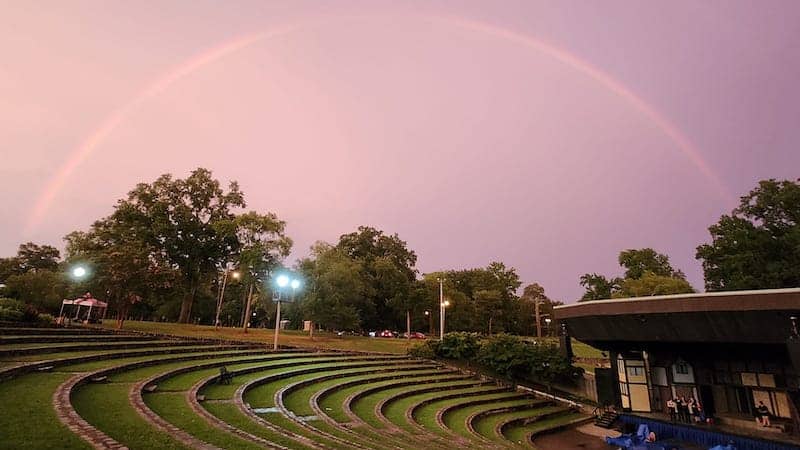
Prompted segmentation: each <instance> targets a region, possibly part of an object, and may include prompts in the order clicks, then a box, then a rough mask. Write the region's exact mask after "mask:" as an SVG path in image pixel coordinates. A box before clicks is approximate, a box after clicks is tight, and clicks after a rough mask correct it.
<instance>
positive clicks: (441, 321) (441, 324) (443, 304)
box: [436, 278, 450, 340]
mask: <svg viewBox="0 0 800 450" xmlns="http://www.w3.org/2000/svg"><path fill="white" fill-rule="evenodd" d="M436 281H438V282H439V339H440V340H442V339H444V308H445V307H446V306H450V302H449V301H447V300H445V299H444V278H436Z"/></svg>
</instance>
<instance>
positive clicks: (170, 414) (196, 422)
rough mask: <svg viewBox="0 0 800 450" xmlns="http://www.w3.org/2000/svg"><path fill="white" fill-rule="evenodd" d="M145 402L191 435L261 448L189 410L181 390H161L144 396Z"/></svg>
mask: <svg viewBox="0 0 800 450" xmlns="http://www.w3.org/2000/svg"><path fill="white" fill-rule="evenodd" d="M145 403H147V406H149V407H150V409H152V410H153V411H154V412H155V413H156V414H158V415H159V416H161V417H162V418H163V419H164V420H166V421H168V422H170V423H171V424H173V425H175V426H176V427H178V428H180V429H181V430H183V431H185V432H187V433H189V434H191V435H192V436H194V437H196V438H198V439H200V440H202V441H204V442H207V443H209V444H213V445H216V446H219V447H221V448H235V449H242V450H261V449H262V448H263V447H262V446H261V445H259V444H256V443H255V442H252V441H248V440H245V439H243V438H240V437H237V436H236V435H234V434H232V433H229V432H227V431H222V430H220V429H218V428H216V427H212V426H210V425H209V424H208V422H206V421H205V419H203V418H202V417H200V416H198V415H197V414H195V413H194V411H192V410H191V408H190V407H189V404H188V403H186V399H185V397H184V394H183V393H182V392H179V393H175V392H162V393H155V394H150V395H147V396H145Z"/></svg>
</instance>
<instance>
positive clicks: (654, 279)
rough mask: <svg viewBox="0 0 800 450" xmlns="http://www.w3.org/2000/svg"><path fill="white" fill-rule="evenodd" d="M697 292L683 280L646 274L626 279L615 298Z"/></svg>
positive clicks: (620, 285) (650, 273)
mask: <svg viewBox="0 0 800 450" xmlns="http://www.w3.org/2000/svg"><path fill="white" fill-rule="evenodd" d="M692 292H695V290H694V288H693V287H692V285H691V284H689V282H688V281H686V280H685V279H683V278H677V277H668V276H663V275H656V274H655V273H653V272H649V271H648V272H645V273H644V274H643V275H642V276H641V277H640V278H635V279H634V278H626V279H624V280H622V282H621V283H620V284H619V286H618V290H617V291H616V292H614V294H613V297H614V298H627V297H648V296H652V295H670V294H689V293H692Z"/></svg>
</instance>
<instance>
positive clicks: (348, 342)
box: [102, 321, 418, 354]
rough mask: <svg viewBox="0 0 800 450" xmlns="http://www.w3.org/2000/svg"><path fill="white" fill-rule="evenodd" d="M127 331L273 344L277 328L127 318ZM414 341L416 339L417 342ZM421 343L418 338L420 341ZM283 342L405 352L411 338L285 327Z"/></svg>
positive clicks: (379, 351) (350, 349)
mask: <svg viewBox="0 0 800 450" xmlns="http://www.w3.org/2000/svg"><path fill="white" fill-rule="evenodd" d="M102 327H104V328H109V329H113V328H114V324H113V323H110V322H108V323H104V324H103V325H102ZM124 330H125V331H139V332H143V333H153V334H161V335H170V336H181V337H190V338H196V339H222V340H232V341H244V342H257V343H261V344H266V345H268V346H271V345H272V342H273V341H272V339H273V336H274V330H270V329H264V328H251V329H250V330H249V331H248V332H247V333H244V332H242V329H241V328H221V329H219V330H215V329H214V327H213V326H211V325H192V324H179V323H168V322H139V321H126V322H125V327H124ZM413 342H414V341H412V343H413ZM416 342H418V341H416ZM279 343H280V345H282V346H288V347H301V348H315V349H336V350H346V351H360V352H378V353H395V354H405V353H406V351H407V350H408V348H409V346H410V345H409V342H408V340H407V339H388V338H370V337H364V336H344V337H337V336H335V335H332V334H331V333H325V332H317V333H314V339H313V340H311V338H309V337H308V334H307V333H305V332H302V331H296V330H282V331H281V333H280V341H279Z"/></svg>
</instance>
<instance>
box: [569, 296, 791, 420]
mask: <svg viewBox="0 0 800 450" xmlns="http://www.w3.org/2000/svg"><path fill="white" fill-rule="evenodd" d="M555 318H556V319H557V320H558V321H559V322H560V323H561V325H562V329H563V330H564V332H566V333H567V334H568V335H569V336H571V337H572V338H575V339H578V340H580V341H583V342H585V343H587V344H590V345H592V346H594V347H596V348H599V349H601V350H604V351H606V352H607V354H608V356H609V359H610V361H611V369H608V370H606V371H603V370H598V371H597V373H596V375H597V385H598V398H599V399H600V401H601V403H611V404H615V405H616V406H617V407H619V408H622V409H623V410H624V411H629V412H631V413H633V414H636V413H643V414H647V413H664V414H666V413H667V408H666V403H667V400H668V399H669V398H674V397H686V398H690V397H694V398H695V399H698V400H699V401H700V402H701V404H702V405H703V407H704V408H705V412H706V415H709V416H713V417H715V418H717V420H719V421H720V422H722V423H725V424H728V425H731V426H740V427H746V428H753V427H755V426H756V424H755V421H754V420H753V417H754V414H753V412H754V408H755V405H757V404H758V403H759V402H764V404H765V405H767V407H768V408H769V410H770V411H771V413H772V415H773V416H774V418H775V419H774V420H773V423H774V424H776V428H779V429H780V430H783V431H785V432H792V431H793V432H795V433H797V432H798V430H800V415H798V407H800V395H798V391H799V390H800V377H799V375H800V337H799V336H798V326H800V319H799V318H800V289H775V290H760V291H735V292H720V293H705V294H686V295H669V296H657V297H643V298H630V299H618V300H598V301H588V302H581V303H577V304H573V305H565V306H559V307H556V309H555ZM651 416H652V415H651ZM775 431H777V430H775Z"/></svg>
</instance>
